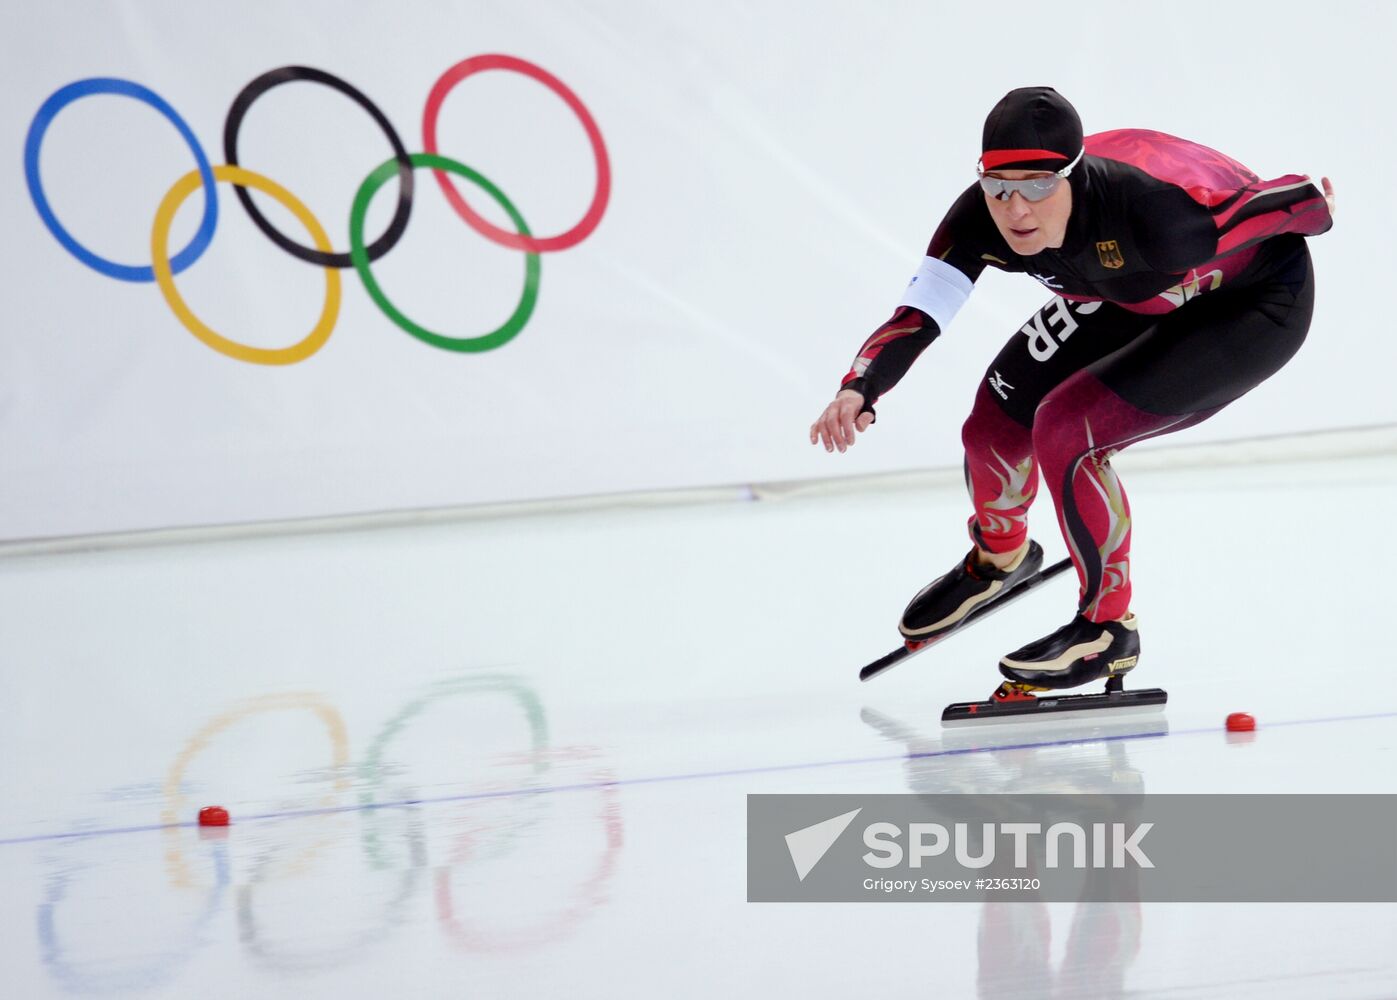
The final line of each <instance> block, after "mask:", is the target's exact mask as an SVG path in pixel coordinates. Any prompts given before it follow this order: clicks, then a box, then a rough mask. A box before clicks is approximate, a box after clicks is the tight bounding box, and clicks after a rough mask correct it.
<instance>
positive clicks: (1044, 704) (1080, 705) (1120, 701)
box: [859, 559, 1169, 726]
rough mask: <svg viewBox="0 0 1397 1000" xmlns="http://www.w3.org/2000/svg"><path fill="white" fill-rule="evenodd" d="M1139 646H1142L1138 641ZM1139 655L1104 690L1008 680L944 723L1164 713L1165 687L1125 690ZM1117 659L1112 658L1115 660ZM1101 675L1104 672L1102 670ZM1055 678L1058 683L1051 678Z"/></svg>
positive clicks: (914, 648) (894, 657)
mask: <svg viewBox="0 0 1397 1000" xmlns="http://www.w3.org/2000/svg"><path fill="white" fill-rule="evenodd" d="M1071 566H1072V561H1071V560H1070V559H1063V560H1061V561H1060V562H1057V563H1053V564H1052V565H1049V566H1046V567H1044V568H1043V569H1042V570H1040V571H1039V572H1037V573H1034V574H1033V575H1032V576H1030V577H1029V578H1027V579H1026V580H1024V582H1023V583H1021V584H1020V585H1018V586H1017V587H1015V588H1014V589H1013V590H1011V591H1009V592H1007V593H1005V594H1004V595H1003V596H1002V597H1000V598H999V599H998V600H995V601H992V602H989V603H986V604H982V605H980V606H979V607H977V608H975V609H974V610H973V611H971V612H970V613H969V614H967V615H966V616H965V618H964V619H963V620H962V621H961V622H959V623H958V624H956V625H955V626H953V627H952V628H951V629H948V630H946V631H945V632H943V633H941V634H939V635H937V636H936V637H934V638H932V639H928V640H913V639H909V640H907V641H906V642H904V644H903V645H902V646H901V647H899V648H898V649H895V650H893V651H892V652H891V653H888V654H887V655H886V656H882V657H879V658H878V659H877V660H874V661H873V662H872V663H870V664H868V665H867V666H865V667H864V668H863V669H862V670H860V671H859V680H861V681H868V680H872V679H873V678H874V677H877V676H880V675H881V674H883V673H885V672H886V671H887V670H888V669H889V668H890V667H893V666H895V665H896V664H898V663H901V662H902V661H903V660H905V659H907V658H908V657H910V656H913V655H915V654H917V653H920V652H922V651H924V650H925V649H927V648H929V647H931V646H932V645H935V644H936V643H938V642H940V641H941V640H943V639H945V638H947V637H948V636H950V635H952V634H954V633H955V632H958V631H960V630H961V629H962V628H964V627H967V626H969V625H971V624H973V623H975V622H977V621H980V620H981V619H983V618H987V617H989V616H990V615H991V614H994V613H995V612H997V611H1000V610H1002V609H1003V608H1004V607H1005V606H1007V605H1008V604H1011V603H1013V602H1014V601H1016V600H1018V599H1019V598H1021V597H1024V596H1025V595H1027V594H1028V593H1031V592H1032V591H1034V590H1037V589H1038V588H1039V587H1041V586H1042V585H1043V584H1044V583H1046V582H1047V581H1048V580H1050V579H1052V578H1053V577H1055V576H1058V575H1060V574H1062V573H1064V572H1066V571H1067V570H1068V569H1069V568H1070V567H1071ZM1137 648H1138V647H1137ZM1134 659H1135V658H1134V657H1132V658H1131V659H1130V661H1129V662H1128V663H1123V664H1122V669H1121V670H1120V672H1117V673H1108V674H1106V677H1105V680H1106V688H1105V690H1104V691H1099V692H1096V693H1083V694H1059V693H1057V691H1058V690H1060V688H1059V689H1054V688H1048V687H1040V686H1038V685H1035V684H1031V683H1024V682H1022V681H1016V680H1006V681H1004V682H1003V683H1001V684H1000V685H999V687H997V688H996V689H995V690H994V692H993V693H992V694H991V695H990V696H989V697H988V698H987V699H985V700H984V701H966V702H957V703H955V704H954V705H948V706H946V710H945V711H944V712H942V713H941V724H942V725H943V726H964V725H983V724H986V723H1031V722H1036V721H1039V720H1044V719H1063V718H1070V717H1080V716H1085V715H1097V716H1100V717H1104V716H1106V715H1110V716H1117V715H1137V714H1146V713H1158V712H1162V711H1163V710H1164V706H1165V704H1166V703H1167V702H1168V700H1169V696H1168V694H1167V693H1166V692H1165V691H1164V690H1162V689H1161V688H1142V689H1140V690H1132V691H1127V690H1125V681H1124V677H1125V673H1126V672H1127V671H1128V670H1130V669H1131V668H1132V667H1134V665H1135V663H1134ZM1114 665H1115V664H1112V666H1114ZM1098 676H1099V675H1098ZM1049 683H1052V681H1051V680H1050V681H1049Z"/></svg>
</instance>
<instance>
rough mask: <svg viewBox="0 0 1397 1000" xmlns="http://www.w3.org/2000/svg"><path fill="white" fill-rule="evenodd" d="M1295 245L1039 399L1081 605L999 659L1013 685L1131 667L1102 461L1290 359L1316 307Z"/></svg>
mask: <svg viewBox="0 0 1397 1000" xmlns="http://www.w3.org/2000/svg"><path fill="white" fill-rule="evenodd" d="M1296 244H1297V245H1296V246H1295V248H1294V253H1293V254H1292V255H1291V257H1289V258H1287V260H1288V263H1286V265H1285V266H1284V267H1282V268H1280V269H1279V271H1278V272H1277V273H1276V274H1275V275H1274V276H1273V278H1271V279H1269V280H1267V281H1266V282H1263V283H1258V284H1254V285H1250V286H1244V287H1243V288H1240V289H1236V290H1233V291H1229V292H1216V293H1213V294H1210V295H1208V296H1205V297H1203V298H1200V299H1198V300H1195V301H1194V302H1192V303H1190V304H1188V305H1187V306H1185V307H1183V308H1181V309H1179V310H1177V311H1175V312H1173V313H1170V314H1169V315H1168V316H1166V317H1164V318H1163V319H1161V320H1160V322H1159V323H1158V324H1157V325H1156V326H1155V327H1154V328H1152V329H1150V330H1148V331H1146V332H1145V333H1144V334H1143V335H1141V336H1139V337H1136V338H1134V339H1132V340H1131V342H1130V343H1129V344H1127V345H1126V346H1124V347H1122V348H1121V349H1120V350H1118V351H1116V352H1114V353H1112V354H1110V355H1109V356H1107V357H1105V358H1102V359H1101V360H1100V361H1098V362H1096V363H1094V364H1092V365H1089V366H1088V367H1087V368H1085V369H1084V370H1082V371H1081V372H1079V373H1077V374H1076V375H1073V376H1072V377H1071V378H1069V379H1067V380H1066V381H1064V382H1063V383H1062V384H1061V385H1059V386H1058V387H1057V388H1056V389H1054V390H1053V391H1052V392H1050V393H1048V395H1047V396H1046V397H1044V399H1043V402H1042V403H1041V404H1040V405H1039V407H1038V413H1037V420H1036V422H1035V425H1034V435H1033V441H1034V450H1035V454H1036V456H1037V458H1038V461H1039V463H1040V466H1041V468H1042V475H1043V477H1044V480H1045V481H1046V482H1047V484H1048V488H1049V490H1050V491H1051V492H1052V494H1053V499H1054V500H1055V501H1056V504H1057V509H1058V518H1059V523H1060V525H1061V527H1062V531H1063V536H1064V538H1066V540H1067V544H1068V547H1069V549H1070V550H1071V553H1072V558H1073V561H1074V563H1075V564H1076V566H1077V573H1078V580H1079V583H1080V594H1079V598H1080V600H1079V606H1078V611H1079V613H1078V616H1077V617H1076V618H1074V619H1073V621H1071V622H1069V623H1068V624H1067V625H1065V626H1064V627H1063V628H1061V629H1058V630H1057V631H1056V632H1054V633H1053V634H1052V635H1050V636H1046V637H1045V638H1043V639H1040V640H1038V641H1037V642H1033V643H1030V644H1029V645H1027V646H1025V647H1023V648H1022V649H1019V650H1016V651H1015V652H1013V653H1010V654H1008V655H1007V656H1005V657H1004V658H1003V659H1002V660H1001V661H1000V671H1001V673H1003V674H1004V675H1005V676H1006V677H1009V678H1010V679H1011V680H1012V681H1019V682H1022V683H1026V684H1033V685H1038V686H1043V687H1052V688H1062V687H1075V686H1076V685H1078V684H1085V683H1087V682H1088V681H1091V680H1094V679H1096V678H1098V677H1100V676H1102V675H1103V674H1106V673H1111V674H1119V673H1124V672H1125V671H1127V670H1129V669H1131V668H1132V667H1133V666H1134V665H1135V661H1136V658H1137V656H1138V653H1139V648H1140V641H1139V636H1138V633H1137V631H1136V626H1135V620H1134V616H1133V615H1130V614H1129V607H1130V559H1129V552H1130V534H1131V521H1130V507H1129V504H1128V503H1127V501H1126V498H1125V490H1124V488H1123V487H1122V485H1121V483H1120V480H1119V478H1118V477H1117V476H1116V473H1115V470H1114V469H1112V468H1111V457H1112V456H1113V455H1115V454H1116V453H1117V452H1119V451H1120V450H1122V449H1123V448H1126V447H1128V446H1130V445H1132V444H1135V443H1137V442H1139V441H1143V440H1145V439H1147V438H1151V437H1156V436H1158V435H1160V434H1169V433H1173V432H1175V431H1179V430H1183V429H1184V428H1186V427H1191V426H1193V425H1195V424H1198V423H1200V422H1202V421H1203V420H1206V419H1207V418H1208V417H1210V416H1212V415H1213V414H1214V413H1217V412H1218V411H1219V410H1221V409H1222V408H1223V407H1225V406H1227V405H1228V404H1229V403H1231V402H1232V401H1233V400H1236V399H1237V398H1239V397H1240V396H1242V395H1244V394H1245V393H1247V392H1248V391H1250V390H1251V389H1253V388H1255V387H1256V386H1257V385H1260V384H1261V383H1262V382H1263V381H1265V380H1266V379H1267V378H1269V377H1270V376H1271V375H1273V374H1274V373H1275V372H1276V371H1278V370H1279V369H1280V368H1281V367H1282V366H1283V365H1284V364H1285V363H1286V362H1287V361H1289V360H1290V358H1291V357H1292V356H1293V355H1294V354H1295V352H1296V351H1297V350H1298V349H1299V347H1300V345H1301V344H1302V343H1303V342H1304V339H1305V334H1306V331H1307V330H1308V328H1309V323H1310V316H1311V313H1312V311H1313V304H1314V284H1313V280H1312V277H1311V274H1310V266H1309V256H1308V253H1307V252H1306V251H1305V247H1304V243H1303V241H1300V240H1298V239H1297V240H1296Z"/></svg>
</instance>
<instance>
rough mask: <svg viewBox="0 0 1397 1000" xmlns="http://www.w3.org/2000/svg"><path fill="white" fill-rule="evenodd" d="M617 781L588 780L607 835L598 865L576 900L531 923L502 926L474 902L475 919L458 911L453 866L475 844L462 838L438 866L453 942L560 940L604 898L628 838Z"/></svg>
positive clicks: (492, 944)
mask: <svg viewBox="0 0 1397 1000" xmlns="http://www.w3.org/2000/svg"><path fill="white" fill-rule="evenodd" d="M565 752H566V751H565V750H563V749H559V750H556V751H553V753H554V754H555V755H560V754H563V753H565ZM615 781H616V776H615V775H614V774H612V773H611V772H609V771H598V772H596V773H594V774H593V775H592V777H591V781H590V782H589V784H594V785H595V790H596V791H597V793H598V795H599V797H600V806H599V808H598V810H597V818H598V819H599V820H600V821H601V824H602V831H603V834H604V836H605V838H606V844H605V847H604V849H603V851H602V854H601V857H600V858H599V859H598V860H597V864H596V867H595V868H594V869H593V870H592V873H591V874H590V875H589V876H588V877H587V878H586V880H585V881H583V882H582V884H581V885H580V886H579V887H578V889H577V893H576V897H575V901H574V902H573V903H572V904H571V905H569V906H567V907H566V908H564V909H562V910H559V911H557V912H556V913H554V914H552V915H550V916H549V917H548V918H547V919H546V920H544V921H542V922H540V923H538V924H535V925H534V926H532V927H529V928H508V929H505V928H502V927H500V926H499V925H498V923H497V922H496V923H491V922H490V921H489V919H488V917H487V915H485V914H483V913H480V912H479V911H480V910H481V909H482V907H479V906H475V907H471V908H470V909H471V910H472V911H474V912H476V914H477V916H476V919H474V920H472V921H469V922H468V921H466V920H465V919H463V918H462V917H460V916H458V915H457V912H456V904H455V900H454V898H453V895H452V890H451V871H452V868H453V867H454V866H457V865H461V864H463V863H465V862H466V861H468V860H471V859H470V856H469V853H468V852H469V851H470V850H471V847H472V844H471V843H470V842H469V841H466V842H464V843H462V844H460V845H459V846H458V850H457V852H456V853H455V854H454V855H453V856H452V857H451V859H450V862H449V863H448V864H447V865H444V866H441V867H438V868H437V872H436V904H437V920H438V921H439V922H440V923H441V924H442V926H443V927H444V928H445V929H446V931H447V934H448V936H449V937H450V938H451V940H452V942H453V943H454V944H456V945H458V946H459V947H461V948H464V949H465V950H467V951H490V952H494V951H510V950H515V949H520V948H533V947H537V946H538V945H541V944H546V943H548V942H550V941H556V940H558V939H559V938H560V937H562V936H563V934H564V932H565V931H566V930H567V929H568V927H569V926H570V925H571V924H574V923H576V922H577V920H578V918H580V917H581V916H583V915H584V914H585V913H586V912H587V911H588V910H593V909H596V908H597V907H598V906H600V905H601V904H602V903H603V902H605V894H604V888H605V886H606V884H607V882H609V881H610V880H611V877H612V875H613V874H615V871H616V863H617V861H618V859H619V858H620V854H621V848H622V846H623V845H624V842H625V841H624V835H623V827H622V823H621V806H620V801H619V796H618V794H617V790H616V784H615ZM572 839H574V840H575V838H572Z"/></svg>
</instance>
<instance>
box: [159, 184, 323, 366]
mask: <svg viewBox="0 0 1397 1000" xmlns="http://www.w3.org/2000/svg"><path fill="white" fill-rule="evenodd" d="M213 176H214V180H216V181H226V182H228V183H230V184H240V185H242V186H243V187H250V188H256V189H257V190H258V191H262V192H264V193H266V194H269V195H271V196H272V198H274V199H276V200H277V201H278V202H280V203H281V204H282V205H283V206H284V207H285V208H287V209H288V210H289V211H290V212H291V214H292V215H294V216H296V218H297V219H299V220H300V222H301V225H303V226H305V227H306V229H307V231H309V232H310V235H311V239H312V240H314V241H315V246H316V249H318V250H320V251H322V252H324V253H330V252H331V248H330V237H328V236H326V235H325V229H324V227H323V226H321V225H320V222H319V220H317V219H316V217H315V216H314V215H312V214H311V211H310V209H308V208H306V206H305V205H303V204H301V201H300V199H298V198H297V197H296V196H295V195H293V194H292V193H291V192H290V191H288V190H286V188H284V187H282V186H281V185H280V184H278V183H277V182H276V181H273V180H270V179H268V178H266V177H263V176H262V175H261V174H256V173H253V172H252V171H251V170H244V169H243V168H242V167H233V166H228V165H226V164H225V165H224V166H221V167H214V168H213ZM201 184H202V181H201V180H200V177H199V171H198V170H191V171H190V172H189V173H187V174H185V175H184V176H183V177H181V178H180V179H179V180H177V181H175V183H174V186H173V187H171V188H170V190H169V191H168V192H166V194H165V198H164V200H163V201H161V202H160V208H159V209H158V210H157V211H156V213H155V224H154V226H152V227H151V231H150V254H151V259H152V261H153V266H154V269H155V283H156V284H157V285H159V286H160V294H162V295H164V296H165V301H166V302H168V303H169V305H170V310H171V311H172V312H173V313H174V314H175V316H176V317H177V318H178V319H179V321H180V322H181V323H183V324H184V328H185V329H186V330H188V331H189V332H190V333H192V334H194V336H196V337H198V338H199V339H200V340H202V341H203V342H204V343H205V344H207V345H208V346H210V347H212V348H213V349H214V350H215V351H218V352H219V353H220V354H225V355H227V356H228V357H230V358H236V359H237V360H239V361H249V362H252V363H253V364H258V365H293V364H295V363H296V362H298V361H304V360H305V359H306V358H308V357H310V356H311V355H312V354H314V353H315V352H316V351H318V350H320V348H322V347H324V346H325V341H327V340H329V339H330V332H331V331H332V330H333V329H334V328H335V320H336V319H337V318H338V317H339V312H340V273H339V271H337V270H335V269H334V268H331V267H327V268H325V307H324V308H323V309H322V310H321V311H320V319H319V321H318V322H317V323H316V324H315V328H314V329H313V330H311V332H310V333H309V334H307V335H306V337H305V339H304V340H301V341H300V342H298V343H295V344H292V345H291V346H290V347H275V348H271V347H250V346H249V345H247V344H239V343H238V342H237V341H235V340H229V339H228V338H227V337H225V336H223V335H222V334H220V333H218V332H216V331H215V330H213V329H212V328H211V327H209V326H208V325H207V324H205V323H204V322H203V321H202V320H200V319H199V317H197V316H195V315H194V313H193V312H192V311H191V310H190V308H189V306H187V305H185V302H184V299H183V298H182V297H181V296H180V293H179V289H177V288H176V287H175V276H174V273H173V271H172V270H171V268H170V246H169V245H170V223H171V222H173V221H174V218H175V212H176V211H177V210H178V209H179V207H180V205H181V204H182V203H183V202H184V200H185V199H186V198H188V197H189V196H190V195H191V194H193V193H194V192H195V191H196V190H197V189H198V188H199V187H200V186H201Z"/></svg>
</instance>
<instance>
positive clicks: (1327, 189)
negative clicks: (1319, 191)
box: [1319, 177, 1334, 215]
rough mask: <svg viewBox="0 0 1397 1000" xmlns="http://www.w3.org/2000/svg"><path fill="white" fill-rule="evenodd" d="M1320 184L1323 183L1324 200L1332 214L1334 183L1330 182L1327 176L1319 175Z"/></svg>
mask: <svg viewBox="0 0 1397 1000" xmlns="http://www.w3.org/2000/svg"><path fill="white" fill-rule="evenodd" d="M1319 182H1320V183H1321V184H1323V185H1324V201H1325V203H1326V204H1327V205H1328V206H1329V214H1330V215H1333V214H1334V185H1333V184H1331V183H1330V181H1329V178H1328V177H1321V178H1320V181H1319Z"/></svg>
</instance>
